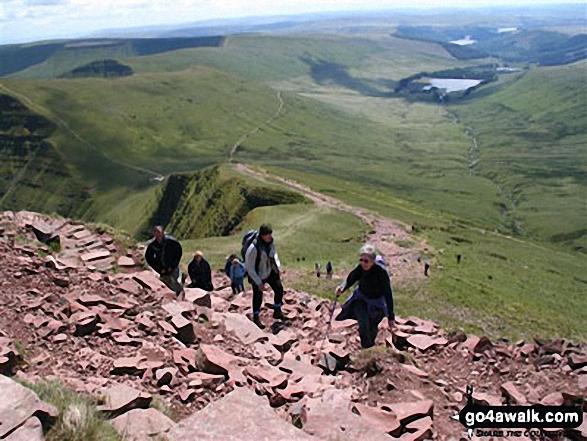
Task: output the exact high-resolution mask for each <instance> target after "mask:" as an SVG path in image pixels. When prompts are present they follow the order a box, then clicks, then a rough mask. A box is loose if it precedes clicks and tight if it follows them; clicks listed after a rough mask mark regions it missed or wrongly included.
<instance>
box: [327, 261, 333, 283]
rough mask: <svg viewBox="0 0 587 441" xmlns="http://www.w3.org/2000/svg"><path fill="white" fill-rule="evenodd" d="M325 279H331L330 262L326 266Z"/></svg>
mask: <svg viewBox="0 0 587 441" xmlns="http://www.w3.org/2000/svg"><path fill="white" fill-rule="evenodd" d="M326 278H327V279H332V262H330V261H328V263H327V264H326Z"/></svg>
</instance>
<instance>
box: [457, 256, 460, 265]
mask: <svg viewBox="0 0 587 441" xmlns="http://www.w3.org/2000/svg"><path fill="white" fill-rule="evenodd" d="M460 263H461V255H460V254H457V265H458V264H460Z"/></svg>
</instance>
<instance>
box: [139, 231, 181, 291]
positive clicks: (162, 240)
mask: <svg viewBox="0 0 587 441" xmlns="http://www.w3.org/2000/svg"><path fill="white" fill-rule="evenodd" d="M153 236H154V238H153V240H152V241H151V242H150V243H149V245H148V246H147V250H146V251H145V260H146V261H147V263H148V264H149V266H150V267H151V268H153V269H154V270H155V271H156V272H157V273H158V274H159V278H160V279H161V281H162V282H163V283H164V284H165V285H166V286H167V287H168V288H169V289H170V290H172V291H173V292H175V294H176V295H177V296H179V295H180V294H181V293H182V292H183V285H182V284H181V283H180V282H179V281H178V279H179V262H180V260H181V255H182V249H181V244H180V243H179V242H178V241H177V239H176V238H175V237H173V236H170V235H169V234H167V233H165V230H164V229H163V227H162V226H161V225H157V226H156V227H155V228H153Z"/></svg>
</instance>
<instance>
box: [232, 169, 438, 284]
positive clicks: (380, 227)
mask: <svg viewBox="0 0 587 441" xmlns="http://www.w3.org/2000/svg"><path fill="white" fill-rule="evenodd" d="M236 167H237V169H238V170H240V171H242V172H244V173H247V174H249V175H251V176H254V177H256V178H258V179H271V180H273V181H277V182H279V183H281V184H284V185H287V186H288V187H290V188H291V189H293V190H296V191H299V192H301V193H303V194H304V195H305V196H306V197H307V198H308V199H310V200H311V201H313V202H314V204H316V205H318V206H326V207H330V208H333V209H335V210H340V211H343V212H346V213H351V214H353V215H355V216H357V217H358V218H359V219H361V220H362V221H363V222H365V223H366V224H367V225H369V227H370V228H371V231H370V232H369V234H368V237H367V241H368V242H369V243H371V244H372V245H374V246H376V247H377V249H379V251H380V252H381V254H382V255H383V257H384V258H385V260H386V262H387V263H388V265H389V267H390V268H391V272H392V276H393V277H394V279H395V280H396V281H405V280H416V281H418V280H422V279H423V278H424V275H423V274H424V273H423V268H422V265H421V264H420V263H419V262H418V257H419V256H420V255H421V254H422V253H423V252H425V251H428V252H429V251H432V247H430V246H429V245H427V244H426V243H424V242H422V241H420V240H419V239H417V238H415V237H414V236H412V235H410V234H409V227H408V226H407V225H404V224H402V223H400V222H398V221H392V220H390V219H387V218H384V217H381V216H377V215H375V214H372V213H369V212H368V211H367V210H365V209H363V208H359V207H354V206H352V205H348V204H345V203H344V202H342V201H340V200H338V199H336V198H333V197H331V196H327V195H324V194H321V193H319V192H316V191H314V190H312V189H310V188H309V187H306V186H305V185H302V184H300V183H298V182H295V181H293V180H290V179H286V178H282V177H279V176H274V175H269V174H268V173H267V172H264V171H259V170H258V169H256V168H252V167H250V166H248V165H245V164H237V165H236ZM400 244H403V245H406V244H411V245H409V246H400Z"/></svg>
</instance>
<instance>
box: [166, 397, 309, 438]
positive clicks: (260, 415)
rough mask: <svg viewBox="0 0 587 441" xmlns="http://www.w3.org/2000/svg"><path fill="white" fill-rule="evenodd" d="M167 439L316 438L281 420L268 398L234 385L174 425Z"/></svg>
mask: <svg viewBox="0 0 587 441" xmlns="http://www.w3.org/2000/svg"><path fill="white" fill-rule="evenodd" d="M167 438H168V440H169V441H193V440H198V441H219V440H222V441H240V440H255V441H284V440H292V441H293V440H299V441H310V440H314V441H317V438H314V437H312V436H310V435H307V434H305V433H304V432H302V431H301V430H299V429H297V428H295V427H294V426H293V425H291V424H289V423H287V422H286V421H284V420H282V419H281V418H280V417H279V416H278V415H277V414H276V413H275V411H274V410H273V409H272V408H271V407H270V406H269V402H268V400H267V398H265V397H260V396H258V395H256V394H255V393H254V392H252V391H251V390H249V389H247V388H236V389H235V390H233V391H232V392H231V393H229V394H228V395H226V396H225V397H224V398H222V399H221V400H218V401H215V402H213V403H212V404H210V405H208V406H206V407H205V408H204V409H202V410H200V411H199V412H196V413H195V414H193V415H192V416H190V417H189V418H187V419H185V420H183V421H181V422H180V423H178V424H177V425H176V426H175V427H173V428H172V429H171V430H170V431H169V433H168V435H167Z"/></svg>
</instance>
